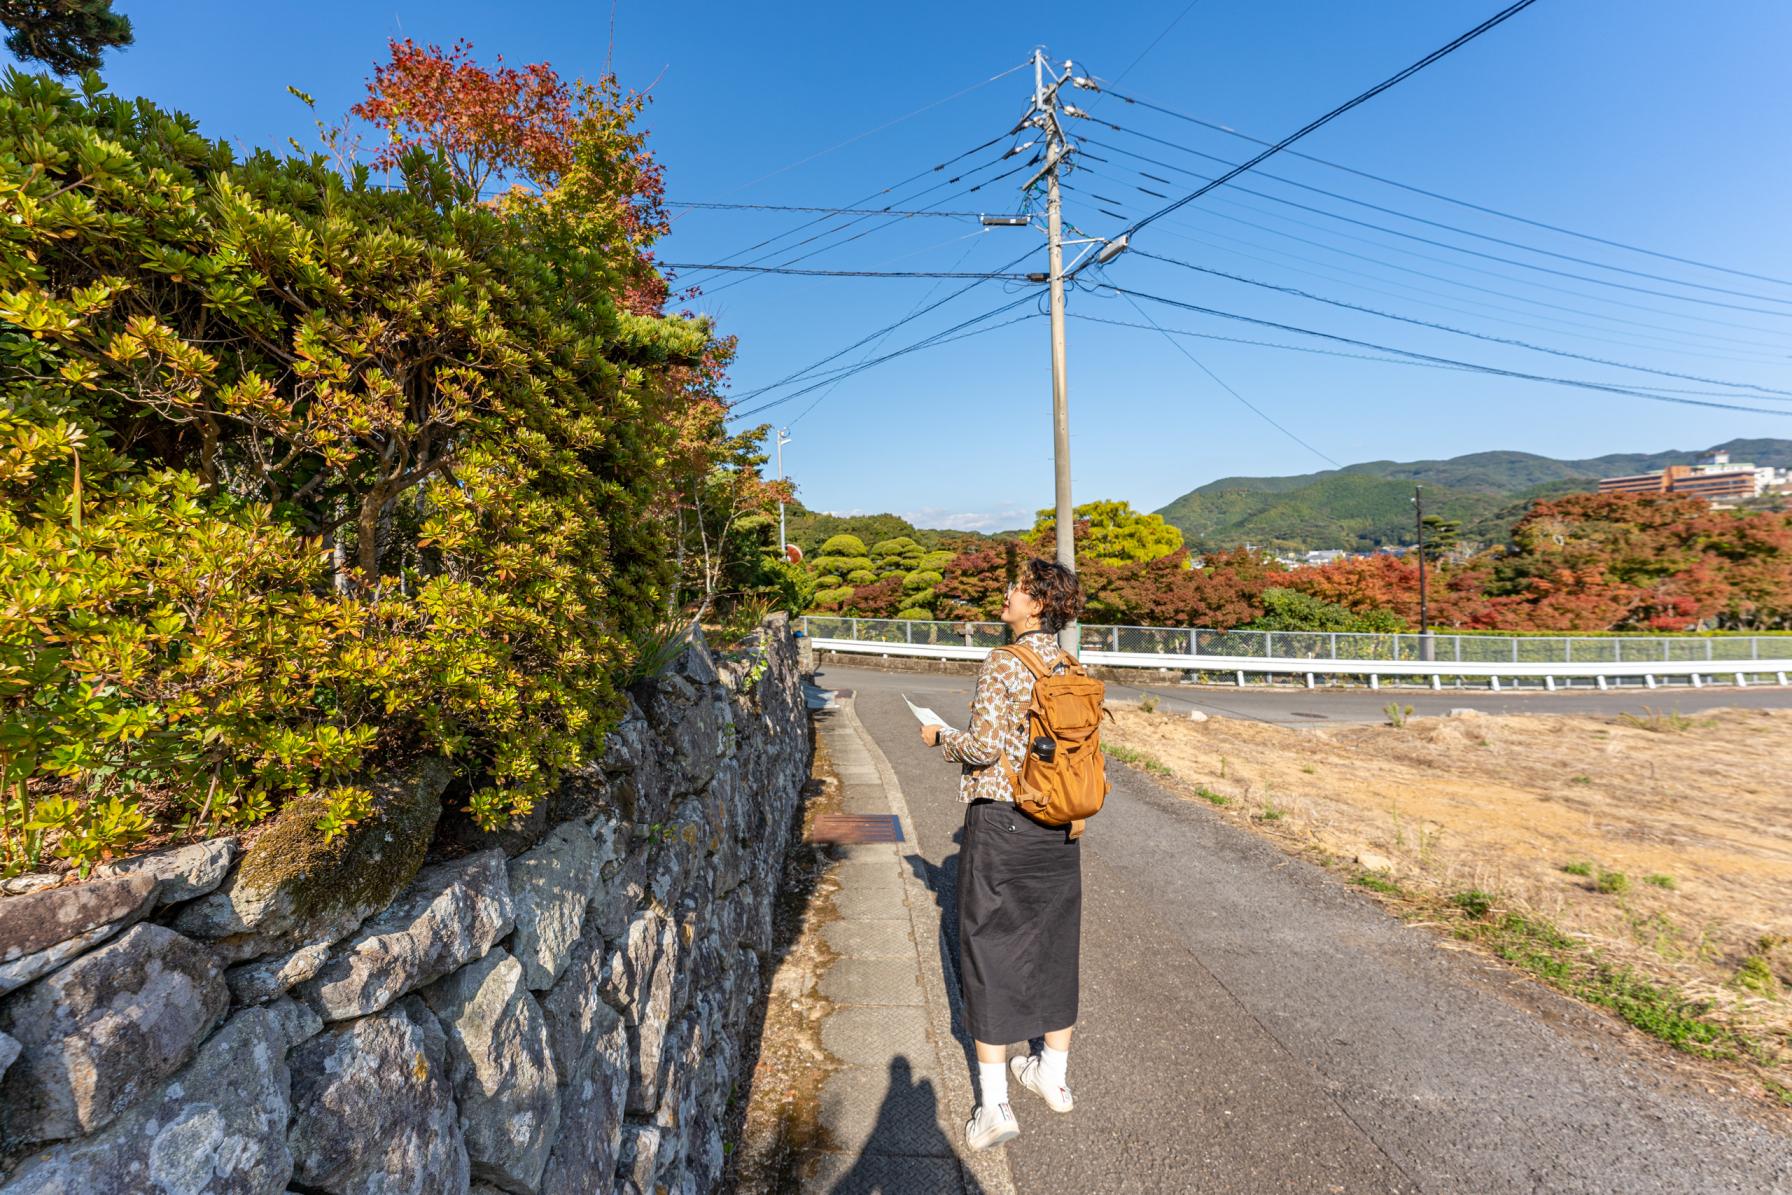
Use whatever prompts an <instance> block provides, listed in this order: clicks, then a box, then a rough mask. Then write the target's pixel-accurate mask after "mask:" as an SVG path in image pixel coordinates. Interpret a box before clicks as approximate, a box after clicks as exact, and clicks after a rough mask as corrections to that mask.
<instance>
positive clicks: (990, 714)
mask: <svg viewBox="0 0 1792 1195" xmlns="http://www.w3.org/2000/svg"><path fill="white" fill-rule="evenodd" d="M1020 642H1022V643H1025V644H1026V645H1027V646H1028V647H1030V648H1032V649H1033V650H1034V651H1036V652H1038V653H1039V658H1040V659H1041V660H1044V661H1045V663H1046V666H1047V667H1056V666H1057V664H1058V662H1059V661H1060V660H1063V659H1065V658H1066V653H1065V651H1064V649H1063V648H1062V647H1059V646H1058V639H1057V636H1055V635H1053V634H1051V632H1049V631H1028V632H1027V633H1026V634H1024V635H1022V636H1021V637H1020ZM1032 700H1033V674H1032V672H1030V671H1028V669H1027V666H1026V665H1025V664H1023V663H1021V662H1020V661H1019V660H1018V659H1016V658H1015V655H1014V653H1013V652H1008V651H992V652H990V653H989V658H988V659H986V660H984V661H983V667H982V669H981V670H980V671H979V672H978V673H977V693H976V695H975V696H974V697H972V698H971V725H970V728H969V729H968V730H945V731H941V732H940V746H941V747H943V748H944V749H945V755H946V758H947V759H949V760H951V761H952V762H953V763H958V764H963V765H964V770H963V772H962V773H961V774H960V775H959V777H958V796H959V799H960V800H962V801H966V802H970V801H975V800H979V799H988V800H991V801H1012V800H1014V790H1013V789H1012V788H1011V787H1010V786H1009V783H1008V775H1007V773H1006V772H1004V771H1003V770H1002V768H1001V765H1000V764H999V763H997V762H996V759H997V755H998V754H1005V755H1006V756H1007V757H1008V762H1009V764H1010V765H1011V766H1013V767H1014V768H1016V769H1019V767H1020V763H1021V760H1022V758H1024V757H1025V755H1026V751H1027V706H1028V704H1029V703H1031V701H1032Z"/></svg>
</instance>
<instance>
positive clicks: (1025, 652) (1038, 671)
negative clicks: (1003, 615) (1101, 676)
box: [995, 642, 1083, 680]
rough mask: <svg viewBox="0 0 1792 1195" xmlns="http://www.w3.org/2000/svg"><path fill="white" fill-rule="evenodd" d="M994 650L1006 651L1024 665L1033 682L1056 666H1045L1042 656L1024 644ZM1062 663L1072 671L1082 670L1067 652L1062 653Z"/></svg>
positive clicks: (1080, 665)
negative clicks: (1031, 675)
mask: <svg viewBox="0 0 1792 1195" xmlns="http://www.w3.org/2000/svg"><path fill="white" fill-rule="evenodd" d="M995 650H997V651H1006V652H1008V653H1009V654H1010V655H1012V656H1014V658H1015V659H1017V660H1019V661H1020V662H1021V663H1023V664H1025V665H1026V666H1027V671H1028V672H1031V673H1032V674H1033V679H1034V680H1042V679H1044V677H1045V675H1046V674H1047V673H1048V672H1051V671H1053V670H1054V668H1055V667H1056V665H1052V664H1047V663H1046V662H1045V658H1044V657H1043V656H1041V655H1040V654H1039V653H1038V652H1037V651H1034V650H1033V648H1032V647H1031V646H1029V645H1028V644H1025V643H1019V642H1016V643H1010V644H1007V645H1006V646H1004V647H998V648H996V649H995ZM1064 661H1065V662H1066V666H1067V667H1069V668H1070V669H1071V670H1072V671H1076V672H1080V671H1081V670H1082V667H1083V666H1082V664H1081V663H1080V662H1078V660H1077V658H1076V657H1075V656H1073V655H1071V654H1070V653H1069V652H1065V653H1064Z"/></svg>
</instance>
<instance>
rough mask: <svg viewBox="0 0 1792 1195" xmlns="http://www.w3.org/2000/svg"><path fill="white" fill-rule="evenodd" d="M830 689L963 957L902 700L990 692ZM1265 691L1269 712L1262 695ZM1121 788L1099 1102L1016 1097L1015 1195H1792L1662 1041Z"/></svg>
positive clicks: (926, 768) (1739, 1124) (1095, 904)
mask: <svg viewBox="0 0 1792 1195" xmlns="http://www.w3.org/2000/svg"><path fill="white" fill-rule="evenodd" d="M817 681H818V683H820V684H822V685H825V686H827V687H829V688H850V689H852V690H853V691H854V694H855V697H854V706H855V709H856V711H857V714H858V717H859V718H860V720H861V721H862V722H863V724H864V725H865V727H866V728H867V730H868V731H869V732H870V733H871V735H872V737H873V739H874V740H875V741H876V744H877V746H878V747H879V748H880V749H881V751H882V752H883V753H884V755H885V756H886V757H887V758H888V760H889V762H890V764H891V766H892V767H893V768H894V769H895V771H896V773H897V777H898V779H899V781H900V783H901V785H902V788H903V791H904V793H905V794H906V799H907V803H908V806H909V808H910V810H911V813H912V819H913V821H914V823H915V826H916V832H917V834H918V836H919V838H920V842H919V844H918V846H919V848H920V855H921V858H922V859H923V860H924V861H925V862H924V864H923V866H924V869H925V871H926V873H927V874H926V875H925V876H923V879H924V880H925V881H926V882H927V883H928V885H929V887H930V889H931V890H932V891H933V893H934V895H935V898H936V899H937V900H938V901H939V903H940V905H941V907H942V911H943V914H944V915H943V917H942V927H943V929H942V939H943V940H942V941H941V942H940V949H941V951H942V955H943V958H944V959H945V960H946V961H948V962H950V960H952V959H953V958H954V957H955V955H956V950H957V946H956V941H955V938H954V936H955V933H956V928H955V926H956V909H955V907H954V905H953V892H954V885H955V882H956V854H957V844H956V842H955V838H956V835H957V833H958V830H959V827H960V825H961V823H962V819H963V807H962V806H961V805H959V804H958V801H957V791H956V777H955V771H956V769H954V768H952V767H951V766H950V765H947V764H945V763H944V762H942V761H941V760H940V759H939V757H938V753H937V752H934V751H930V750H928V749H926V748H924V747H923V746H922V745H921V743H920V741H919V737H918V735H917V733H916V730H915V724H914V721H913V719H912V718H911V717H910V716H909V714H908V712H907V711H906V709H905V708H904V707H903V705H902V703H901V699H900V697H899V696H898V695H899V694H900V693H907V694H908V695H909V696H910V697H911V698H912V699H914V700H915V702H916V703H917V704H925V705H932V706H933V707H934V708H936V709H938V710H939V711H940V712H941V714H942V715H943V716H945V717H946V718H947V719H948V720H950V721H953V722H954V723H957V724H962V723H963V721H964V718H965V710H966V708H967V706H968V702H969V698H970V691H971V683H972V682H971V678H970V677H958V676H942V675H937V674H934V675H917V674H892V673H884V672H877V671H873V670H868V669H852V668H843V667H828V668H827V669H826V670H825V671H823V672H822V673H821V674H819V675H818V677H817ZM1163 692H1165V693H1171V694H1175V693H1177V692H1178V690H1175V689H1165V690H1163ZM1180 692H1181V694H1182V695H1183V696H1184V698H1185V699H1187V698H1188V697H1189V696H1191V694H1190V691H1188V690H1182V691H1180ZM1769 695H1770V694H1769V693H1768V692H1767V691H1765V690H1762V691H1757V692H1756V693H1754V694H1748V693H1746V692H1737V691H1735V690H1725V691H1723V692H1721V693H1716V692H1714V693H1712V694H1709V695H1703V694H1692V693H1686V692H1677V693H1675V694H1673V697H1674V698H1676V699H1677V700H1676V701H1675V704H1677V705H1678V706H1679V708H1681V709H1686V710H1691V709H1694V708H1702V707H1701V706H1696V705H1694V704H1693V702H1692V699H1693V698H1695V697H1697V698H1699V699H1701V700H1704V701H1706V703H1707V704H1710V705H1721V704H1738V703H1739V702H1738V700H1737V699H1738V698H1742V697H1744V696H1748V697H1752V698H1754V699H1755V700H1759V699H1760V698H1761V697H1763V696H1769ZM1771 695H1773V696H1778V697H1779V698H1780V701H1779V702H1778V703H1779V704H1792V701H1788V699H1787V697H1786V695H1784V694H1777V693H1775V694H1771ZM1355 696H1356V695H1351V694H1328V693H1306V692H1304V691H1303V692H1296V693H1293V694H1287V693H1275V694H1251V693H1248V692H1247V693H1242V694H1232V693H1222V694H1217V695H1215V696H1213V697H1212V698H1211V701H1212V702H1213V704H1211V705H1207V706H1204V707H1203V708H1207V709H1209V710H1210V711H1211V712H1215V713H1235V712H1236V711H1237V710H1238V709H1246V708H1248V709H1249V710H1251V712H1250V713H1249V714H1246V715H1244V716H1259V717H1266V718H1270V719H1271V720H1284V719H1287V720H1293V715H1294V714H1295V713H1297V712H1300V711H1303V710H1304V711H1307V712H1320V711H1324V712H1326V713H1327V716H1328V717H1339V718H1343V717H1364V716H1367V715H1366V714H1364V713H1362V712H1361V710H1360V708H1359V704H1360V703H1357V702H1356V701H1355V700H1354V698H1355ZM1365 696H1367V697H1368V698H1371V699H1374V698H1380V699H1382V700H1381V701H1380V703H1379V704H1385V703H1386V701H1387V700H1391V699H1392V698H1391V697H1390V696H1389V695H1386V694H1368V695H1365ZM1340 697H1342V698H1345V700H1342V701H1340V700H1338V699H1339V698H1340ZM1192 698H1193V700H1195V701H1203V700H1208V698H1206V697H1205V696H1204V695H1203V694H1202V693H1201V692H1199V691H1197V692H1195V693H1193V694H1192ZM1625 698H1629V699H1630V700H1633V701H1635V704H1634V705H1618V706H1613V707H1610V708H1637V709H1640V708H1641V706H1642V705H1643V704H1645V703H1646V704H1651V705H1655V706H1656V707H1657V708H1660V707H1662V706H1664V705H1667V704H1668V703H1667V702H1665V701H1663V700H1661V697H1660V695H1659V694H1648V695H1645V696H1643V697H1641V698H1633V697H1631V695H1628V694H1625V695H1617V694H1610V695H1606V696H1603V697H1600V696H1591V695H1575V696H1574V697H1572V698H1568V697H1555V698H1550V697H1545V696H1540V695H1537V696H1532V695H1527V696H1520V697H1510V698H1505V699H1501V698H1499V697H1497V696H1495V695H1491V694H1488V695H1485V696H1483V697H1482V698H1481V699H1480V700H1482V701H1487V700H1489V699H1491V700H1494V701H1501V700H1506V701H1512V702H1515V703H1522V704H1523V705H1524V706H1525V707H1526V708H1545V707H1546V706H1553V705H1555V704H1556V703H1567V702H1573V703H1574V704H1575V706H1576V708H1583V709H1584V708H1588V703H1589V702H1600V701H1605V702H1609V701H1621V700H1622V699H1625ZM1710 698H1721V700H1710ZM1291 700H1292V704H1282V705H1277V704H1274V703H1275V702H1282V703H1288V702H1290V701H1291ZM1402 700H1403V702H1406V703H1410V704H1412V705H1414V706H1419V705H1420V701H1421V699H1420V698H1418V697H1417V695H1414V696H1411V697H1403V698H1402ZM1443 700H1444V702H1447V704H1444V705H1443V706H1442V708H1445V709H1447V708H1450V707H1452V706H1463V705H1468V704H1471V703H1472V702H1471V700H1470V699H1468V698H1466V697H1464V696H1463V695H1460V694H1446V695H1444V699H1443ZM1256 701H1264V702H1267V703H1266V704H1260V705H1251V706H1244V705H1242V704H1241V702H1256ZM1228 707H1230V708H1228ZM1484 708H1485V707H1484ZM1669 708H1671V706H1670V707H1669ZM1374 710H1375V712H1376V714H1377V716H1379V713H1378V711H1379V706H1376V707H1374ZM1353 711H1354V712H1353ZM1302 720H1307V719H1302ZM1112 778H1113V780H1114V782H1115V787H1114V792H1113V794H1112V795H1111V796H1110V797H1109V802H1108V806H1107V808H1106V809H1105V810H1104V811H1103V813H1102V814H1101V816H1100V817H1099V818H1097V819H1096V820H1095V821H1093V822H1092V823H1091V825H1090V829H1089V831H1088V835H1087V837H1086V839H1085V847H1084V909H1083V947H1082V1018H1081V1022H1080V1024H1079V1027H1078V1032H1077V1036H1076V1040H1075V1043H1074V1044H1073V1047H1072V1051H1071V1071H1070V1080H1071V1086H1072V1088H1073V1090H1074V1091H1075V1092H1076V1096H1077V1109H1076V1111H1075V1112H1073V1113H1071V1114H1069V1115H1067V1116H1056V1115H1054V1114H1052V1113H1051V1112H1049V1111H1048V1110H1046V1108H1045V1106H1044V1105H1043V1104H1042V1103H1041V1102H1040V1101H1039V1100H1037V1098H1036V1097H1034V1096H1032V1095H1031V1094H1030V1093H1028V1092H1025V1091H1024V1090H1019V1089H1016V1090H1015V1092H1014V1094H1015V1105H1016V1110H1017V1112H1018V1113H1019V1115H1020V1117H1021V1124H1022V1133H1021V1137H1020V1139H1019V1140H1017V1141H1016V1142H1014V1143H1013V1144H1011V1145H1009V1146H1007V1147H1006V1149H1007V1153H1008V1158H1009V1162H1010V1166H1011V1168H1012V1171H1013V1175H1014V1180H1015V1184H1016V1187H1017V1188H1018V1189H1019V1190H1020V1191H1021V1192H1034V1191H1038V1192H1132V1191H1141V1192H1143V1191H1154V1192H1155V1191H1177V1192H1182V1191H1188V1192H1196V1191H1199V1192H1266V1191H1275V1192H1280V1191H1302V1192H1305V1191H1312V1192H1328V1193H1330V1192H1359V1191H1452V1192H1454V1191H1461V1192H1477V1193H1479V1192H1487V1193H1493V1192H1509V1191H1512V1192H1516V1191H1523V1192H1534V1191H1552V1192H1554V1191H1574V1192H1595V1191H1597V1192H1606V1191H1611V1192H1619V1191H1624V1192H1631V1191H1662V1192H1682V1191H1683V1192H1701V1193H1702V1192H1713V1191H1747V1192H1751V1193H1761V1192H1768V1191H1787V1190H1792V1135H1788V1134H1787V1133H1786V1132H1785V1131H1784V1130H1783V1128H1781V1127H1778V1126H1777V1123H1772V1124H1770V1122H1768V1121H1767V1120H1765V1119H1764V1118H1762V1116H1761V1113H1759V1111H1758V1110H1756V1109H1753V1108H1752V1107H1750V1106H1749V1105H1746V1104H1744V1103H1743V1102H1742V1101H1741V1100H1740V1099H1738V1098H1735V1097H1732V1096H1730V1095H1726V1094H1724V1093H1723V1092H1721V1091H1720V1092H1707V1091H1705V1090H1703V1089H1702V1088H1701V1087H1700V1086H1699V1085H1698V1083H1697V1082H1696V1081H1695V1080H1694V1079H1692V1078H1689V1077H1686V1075H1685V1074H1684V1073H1683V1069H1682V1068H1677V1067H1676V1066H1675V1064H1674V1062H1673V1060H1672V1059H1671V1058H1670V1057H1668V1056H1667V1054H1666V1052H1665V1050H1663V1049H1660V1048H1658V1047H1657V1046H1656V1045H1655V1044H1654V1043H1651V1042H1646V1041H1640V1040H1639V1039H1637V1037H1636V1035H1634V1034H1632V1033H1630V1032H1629V1031H1627V1030H1624V1029H1622V1028H1621V1027H1618V1026H1615V1025H1613V1024H1612V1023H1611V1022H1609V1021H1607V1020H1606V1019H1604V1018H1602V1017H1600V1016H1599V1015H1597V1014H1594V1013H1591V1012H1589V1011H1587V1010H1585V1009H1583V1008H1581V1007H1580V1006H1579V1005H1577V1004H1574V1003H1572V1002H1570V1001H1568V1000H1565V999H1563V998H1560V997H1557V996H1555V995H1553V994H1552V993H1549V992H1547V991H1546V990H1544V989H1542V988H1540V987H1539V986H1538V985H1536V984H1534V983H1532V982H1531V981H1529V980H1528V979H1525V978H1524V977H1523V976H1520V975H1517V974H1516V973H1514V972H1511V971H1509V970H1508V969H1506V968H1503V967H1500V966H1497V965H1495V964H1492V963H1488V962H1485V961H1482V960H1479V959H1477V958H1475V957H1473V956H1471V955H1467V954H1464V953H1461V952H1457V951H1450V950H1446V949H1442V948H1440V941H1441V939H1440V938H1439V937H1438V936H1437V935H1435V934H1434V933H1432V932H1430V931H1428V930H1425V929H1423V928H1419V927H1409V926H1405V925H1402V924H1401V923H1400V922H1399V921H1397V920H1395V919H1394V918H1392V917H1389V916H1388V915H1387V914H1385V913H1384V912H1382V911H1381V910H1380V909H1379V908H1378V907H1377V906H1376V905H1375V904H1374V903H1373V902H1372V901H1370V900H1368V899H1367V898H1366V897H1364V896H1362V895H1361V894H1359V893H1356V892H1354V891H1352V890H1351V889H1349V888H1348V887H1346V886H1345V885H1343V884H1341V883H1340V882H1339V881H1338V880H1337V879H1336V878H1335V877H1333V876H1331V875H1329V874H1327V873H1325V872H1323V871H1321V870H1320V869H1318V868H1315V867H1312V866H1310V865H1307V864H1305V863H1302V862H1300V861H1298V860H1295V859H1291V858H1289V857H1288V856H1286V855H1284V854H1282V853H1281V852H1280V851H1279V850H1277V849H1276V848H1275V847H1274V846H1272V845H1270V844H1268V843H1266V842H1264V841H1262V840H1260V839H1258V838H1256V837H1254V836H1253V835H1251V834H1250V833H1248V832H1247V831H1244V830H1240V829H1237V828H1235V827H1233V826H1231V825H1229V824H1228V823H1226V822H1225V821H1224V820H1223V819H1221V818H1219V817H1218V816H1217V815H1214V814H1213V813H1211V812H1210V811H1208V810H1205V809H1203V808H1199V807H1196V806H1194V805H1191V804H1189V803H1188V802H1186V801H1183V800H1181V799H1179V798H1177V797H1175V796H1174V795H1172V794H1170V793H1168V792H1166V791H1164V790H1162V789H1160V788H1158V787H1157V786H1155V785H1153V784H1152V783H1150V782H1149V781H1148V780H1147V779H1146V778H1144V777H1143V776H1142V775H1140V774H1139V773H1137V772H1135V771H1133V770H1131V769H1125V768H1118V767H1116V768H1115V769H1114V770H1113V772H1112ZM953 974H955V971H954V970H953V969H951V968H950V967H949V969H948V970H947V975H948V982H950V981H951V979H950V977H951V976H952V975H953ZM966 1113H968V1109H967V1110H966Z"/></svg>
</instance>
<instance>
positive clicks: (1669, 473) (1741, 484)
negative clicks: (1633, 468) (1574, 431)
mask: <svg viewBox="0 0 1792 1195" xmlns="http://www.w3.org/2000/svg"><path fill="white" fill-rule="evenodd" d="M1789 487H1792V476H1789V475H1788V473H1787V470H1785V469H1774V468H1769V467H1757V466H1755V465H1752V464H1748V463H1745V462H1741V461H1735V462H1733V461H1731V460H1730V454H1729V453H1727V452H1714V453H1712V454H1711V455H1710V456H1708V457H1706V458H1705V459H1704V460H1702V461H1700V462H1699V463H1698V464H1696V465H1669V466H1668V467H1667V468H1665V469H1659V470H1657V471H1655V472H1653V473H1633V474H1630V475H1628V476H1625V477H1605V478H1601V479H1600V482H1599V492H1600V493H1602V494H1692V495H1695V496H1696V497H1700V498H1705V499H1708V500H1710V501H1712V502H1724V501H1732V502H1733V501H1735V500H1737V499H1740V498H1756V497H1759V496H1760V495H1762V494H1765V493H1769V492H1772V491H1774V490H1784V489H1787V488H1789Z"/></svg>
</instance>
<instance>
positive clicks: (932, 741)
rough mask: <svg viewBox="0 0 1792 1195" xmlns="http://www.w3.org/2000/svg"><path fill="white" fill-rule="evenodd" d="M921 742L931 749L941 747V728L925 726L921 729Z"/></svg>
mask: <svg viewBox="0 0 1792 1195" xmlns="http://www.w3.org/2000/svg"><path fill="white" fill-rule="evenodd" d="M921 741H922V742H923V743H926V744H927V745H928V746H929V747H937V746H939V745H940V728H939V727H937V726H933V725H927V726H923V727H922V728H921Z"/></svg>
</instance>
